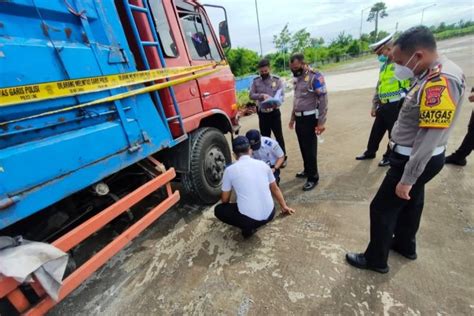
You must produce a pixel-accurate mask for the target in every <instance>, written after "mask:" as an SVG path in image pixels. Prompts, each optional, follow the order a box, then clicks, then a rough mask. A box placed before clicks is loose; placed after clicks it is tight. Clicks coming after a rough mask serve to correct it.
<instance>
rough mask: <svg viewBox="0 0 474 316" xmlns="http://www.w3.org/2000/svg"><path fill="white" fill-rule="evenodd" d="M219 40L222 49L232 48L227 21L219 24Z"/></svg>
mask: <svg viewBox="0 0 474 316" xmlns="http://www.w3.org/2000/svg"><path fill="white" fill-rule="evenodd" d="M219 40H220V42H221V46H222V48H230V36H229V28H228V26H227V20H224V21H222V22H220V23H219Z"/></svg>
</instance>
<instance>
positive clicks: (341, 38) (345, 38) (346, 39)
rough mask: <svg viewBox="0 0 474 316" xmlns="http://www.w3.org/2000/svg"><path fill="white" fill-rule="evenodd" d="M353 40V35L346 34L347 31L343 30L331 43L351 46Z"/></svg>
mask: <svg viewBox="0 0 474 316" xmlns="http://www.w3.org/2000/svg"><path fill="white" fill-rule="evenodd" d="M351 42H352V35H350V34H346V32H344V31H342V32H341V33H339V34H338V35H337V37H336V39H335V40H334V41H333V42H332V43H331V45H338V46H349V45H350V44H351Z"/></svg>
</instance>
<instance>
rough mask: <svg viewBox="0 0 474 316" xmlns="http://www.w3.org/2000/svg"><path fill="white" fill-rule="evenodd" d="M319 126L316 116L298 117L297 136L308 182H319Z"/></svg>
mask: <svg viewBox="0 0 474 316" xmlns="http://www.w3.org/2000/svg"><path fill="white" fill-rule="evenodd" d="M317 125H318V119H317V118H316V116H315V115H308V116H297V117H296V127H295V129H296V136H297V137H298V143H299V145H300V151H301V156H302V157H303V163H304V172H305V173H306V175H307V176H308V180H312V181H316V182H317V181H318V180H319V173H318V162H317V154H318V140H317V137H316V131H315V128H316V126H317Z"/></svg>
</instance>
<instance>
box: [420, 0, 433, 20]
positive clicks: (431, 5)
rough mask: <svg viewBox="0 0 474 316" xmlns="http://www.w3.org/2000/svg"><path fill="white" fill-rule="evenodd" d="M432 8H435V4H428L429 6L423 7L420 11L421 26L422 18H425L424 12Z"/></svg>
mask: <svg viewBox="0 0 474 316" xmlns="http://www.w3.org/2000/svg"><path fill="white" fill-rule="evenodd" d="M434 6H436V3H432V4H430V5H429V6H427V7H424V8H423V9H422V10H421V22H420V24H421V25H423V17H424V16H425V10H426V9H428V8H432V7H434Z"/></svg>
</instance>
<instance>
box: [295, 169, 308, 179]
mask: <svg viewBox="0 0 474 316" xmlns="http://www.w3.org/2000/svg"><path fill="white" fill-rule="evenodd" d="M295 177H297V178H307V177H308V176H307V175H306V172H304V171H301V172H298V173H297V174H296V176H295Z"/></svg>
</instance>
